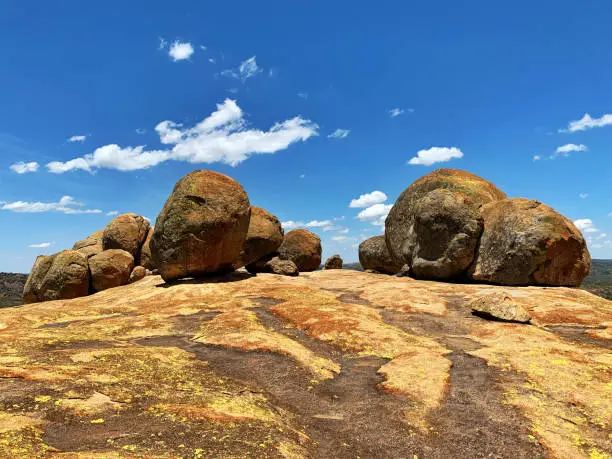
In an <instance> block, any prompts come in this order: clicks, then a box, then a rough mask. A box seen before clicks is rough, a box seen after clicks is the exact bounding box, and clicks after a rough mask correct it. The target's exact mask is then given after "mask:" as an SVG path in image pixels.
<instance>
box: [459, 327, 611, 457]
mask: <svg viewBox="0 0 612 459" xmlns="http://www.w3.org/2000/svg"><path fill="white" fill-rule="evenodd" d="M491 331H493V333H491ZM473 335H474V339H475V340H477V341H478V342H480V343H481V344H483V345H484V346H486V347H483V348H481V349H479V350H476V351H473V352H471V354H472V355H475V356H478V357H481V358H483V359H485V360H486V361H487V363H488V364H489V365H492V366H495V367H498V368H501V369H506V370H507V369H508V368H512V369H513V370H515V371H518V372H520V373H522V374H524V375H525V376H526V378H527V380H528V382H527V383H526V384H518V383H516V382H505V383H504V386H505V387H506V390H507V393H508V402H509V403H511V404H513V405H516V406H518V407H519V408H521V409H522V410H523V412H524V414H525V415H526V416H527V417H528V418H529V419H530V420H531V422H532V426H533V430H534V432H535V433H536V434H537V435H538V436H539V437H540V438H541V440H542V442H544V443H545V444H546V445H547V446H548V447H549V448H551V450H552V451H553V452H555V453H556V454H557V455H558V456H559V457H588V451H589V450H590V449H592V448H596V446H597V445H598V444H600V443H601V442H602V441H604V442H605V443H608V447H612V444H610V439H607V440H602V437H603V438H605V435H604V434H603V432H608V429H609V427H610V425H611V422H612V397H610V390H611V387H612V385H611V384H612V383H611V382H610V381H611V377H612V354H610V353H605V352H601V349H600V348H598V347H592V346H587V345H580V346H576V345H572V344H570V343H568V342H566V341H564V340H562V339H560V338H558V337H557V336H555V335H554V334H552V333H548V332H546V331H544V330H541V329H538V328H536V327H527V326H524V325H515V324H497V323H487V324H483V325H480V326H478V327H476V329H475V330H473Z"/></svg>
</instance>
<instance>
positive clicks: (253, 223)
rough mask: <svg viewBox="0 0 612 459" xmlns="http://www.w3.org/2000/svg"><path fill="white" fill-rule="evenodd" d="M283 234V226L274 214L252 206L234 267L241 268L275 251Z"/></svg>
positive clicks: (280, 242) (281, 240)
mask: <svg viewBox="0 0 612 459" xmlns="http://www.w3.org/2000/svg"><path fill="white" fill-rule="evenodd" d="M283 236H284V232H283V227H282V226H281V223H280V221H279V220H278V218H276V216H274V215H272V214H271V213H270V212H268V211H266V210H264V209H262V208H261V207H255V206H252V207H251V220H250V222H249V230H248V232H247V236H246V239H245V241H244V245H243V246H242V250H241V251H240V256H239V258H238V260H237V261H236V262H235V263H234V267H235V268H236V269H238V268H241V267H242V266H246V265H248V264H250V263H253V262H255V261H257V260H259V259H261V258H264V257H265V256H266V255H270V254H272V253H274V252H276V250H277V249H278V248H279V247H280V245H281V244H282V242H283Z"/></svg>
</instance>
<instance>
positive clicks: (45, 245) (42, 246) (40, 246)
mask: <svg viewBox="0 0 612 459" xmlns="http://www.w3.org/2000/svg"><path fill="white" fill-rule="evenodd" d="M52 245H53V242H41V243H40V244H30V245H29V246H28V247H29V248H31V249H46V248H48V247H51V246H52Z"/></svg>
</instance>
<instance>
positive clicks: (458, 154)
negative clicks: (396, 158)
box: [408, 147, 463, 166]
mask: <svg viewBox="0 0 612 459" xmlns="http://www.w3.org/2000/svg"><path fill="white" fill-rule="evenodd" d="M454 158H456V159H459V158H463V152H462V151H461V150H460V149H459V148H456V147H451V148H446V147H432V148H430V149H429V150H420V151H419V152H418V153H417V155H416V156H415V157H414V158H412V159H411V160H410V161H408V164H419V165H422V166H431V165H432V164H435V163H443V162H446V161H450V160H451V159H454Z"/></svg>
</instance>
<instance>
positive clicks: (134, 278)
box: [128, 266, 147, 284]
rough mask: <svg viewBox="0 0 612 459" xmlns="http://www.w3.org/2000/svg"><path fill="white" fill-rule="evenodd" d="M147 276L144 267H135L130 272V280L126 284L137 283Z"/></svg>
mask: <svg viewBox="0 0 612 459" xmlns="http://www.w3.org/2000/svg"><path fill="white" fill-rule="evenodd" d="M146 275H147V268H145V267H144V266H136V267H135V268H134V269H133V270H132V274H130V279H129V280H128V284H133V283H134V282H138V281H139V280H141V279H144V278H145V277H146Z"/></svg>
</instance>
